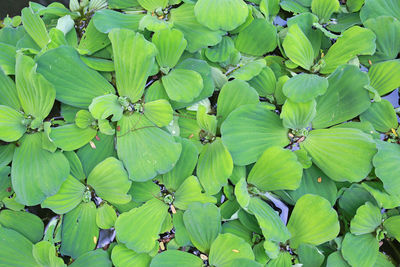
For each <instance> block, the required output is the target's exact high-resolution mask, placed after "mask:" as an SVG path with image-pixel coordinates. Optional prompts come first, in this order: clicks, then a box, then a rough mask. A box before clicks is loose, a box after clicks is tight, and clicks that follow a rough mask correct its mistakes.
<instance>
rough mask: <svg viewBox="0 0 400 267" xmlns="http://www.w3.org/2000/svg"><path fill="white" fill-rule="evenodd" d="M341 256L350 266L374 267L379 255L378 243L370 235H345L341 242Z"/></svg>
mask: <svg viewBox="0 0 400 267" xmlns="http://www.w3.org/2000/svg"><path fill="white" fill-rule="evenodd" d="M342 254H343V258H344V259H345V260H346V261H347V262H348V263H349V264H350V265H351V266H354V267H358V266H360V267H361V266H363V267H364V266H365V267H368V266H374V263H375V261H376V258H377V257H378V254H379V242H378V240H377V239H376V238H375V237H374V236H373V235H371V234H365V235H353V234H350V233H347V234H346V236H345V237H344V239H343V242H342Z"/></svg>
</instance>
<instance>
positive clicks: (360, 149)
mask: <svg viewBox="0 0 400 267" xmlns="http://www.w3.org/2000/svg"><path fill="white" fill-rule="evenodd" d="M301 146H302V148H304V149H305V150H307V152H308V153H309V155H310V156H311V157H312V160H313V162H314V164H315V165H317V166H318V167H319V168H320V169H321V170H322V171H323V172H324V173H325V174H327V175H328V176H329V178H331V179H332V180H334V181H338V182H342V181H350V182H358V181H361V180H363V179H364V178H365V177H366V176H367V175H368V173H369V172H370V171H371V169H372V164H371V160H372V157H373V156H374V155H375V153H376V145H375V143H374V141H373V140H372V138H371V136H369V135H367V134H365V133H363V132H361V131H360V130H358V129H352V128H331V129H322V130H314V131H311V132H310V134H309V135H308V137H307V138H306V140H305V141H304V142H303V143H302V144H301ZM337 166H341V167H340V168H337ZM354 166H357V168H354Z"/></svg>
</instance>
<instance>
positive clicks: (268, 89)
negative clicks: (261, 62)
mask: <svg viewBox="0 0 400 267" xmlns="http://www.w3.org/2000/svg"><path fill="white" fill-rule="evenodd" d="M248 83H249V84H250V86H251V87H253V88H254V89H256V91H257V92H258V94H259V95H260V96H264V97H265V96H267V95H271V94H273V93H274V92H275V87H276V77H275V74H274V72H273V70H272V69H271V68H270V67H268V66H265V67H264V68H263V69H262V70H261V72H260V73H259V74H258V75H257V76H255V77H253V78H252V79H251V80H249V81H248Z"/></svg>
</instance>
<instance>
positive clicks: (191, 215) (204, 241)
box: [183, 203, 221, 253]
mask: <svg viewBox="0 0 400 267" xmlns="http://www.w3.org/2000/svg"><path fill="white" fill-rule="evenodd" d="M183 222H184V224H185V227H186V230H187V232H188V234H189V237H190V241H191V242H192V244H193V245H194V246H195V247H196V248H197V249H199V250H200V251H201V252H204V253H208V252H209V251H210V247H211V244H212V243H213V242H214V240H215V239H216V238H217V236H218V234H219V233H220V232H221V215H220V211H219V208H218V207H216V206H215V205H213V204H211V203H205V204H201V203H193V204H191V205H189V208H188V209H187V210H186V211H185V213H184V214H183Z"/></svg>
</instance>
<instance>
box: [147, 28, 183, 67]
mask: <svg viewBox="0 0 400 267" xmlns="http://www.w3.org/2000/svg"><path fill="white" fill-rule="evenodd" d="M152 42H153V44H155V46H156V47H157V50H158V54H157V55H156V59H157V63H158V65H160V67H161V68H173V67H175V65H176V64H177V63H178V60H179V58H180V57H181V55H182V53H183V52H184V51H185V49H186V46H187V41H186V40H185V38H184V37H183V33H182V32H181V31H179V30H177V29H169V28H166V29H163V30H160V31H157V32H155V33H154V35H153V37H152Z"/></svg>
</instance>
